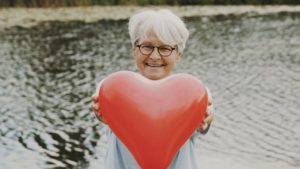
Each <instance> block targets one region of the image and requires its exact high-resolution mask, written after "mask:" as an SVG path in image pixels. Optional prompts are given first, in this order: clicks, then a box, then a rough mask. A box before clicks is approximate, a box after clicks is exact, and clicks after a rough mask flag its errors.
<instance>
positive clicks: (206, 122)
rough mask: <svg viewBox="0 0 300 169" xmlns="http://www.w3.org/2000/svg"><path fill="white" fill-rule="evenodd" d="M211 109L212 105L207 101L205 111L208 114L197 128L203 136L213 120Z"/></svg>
mask: <svg viewBox="0 0 300 169" xmlns="http://www.w3.org/2000/svg"><path fill="white" fill-rule="evenodd" d="M212 109H213V105H212V103H211V102H210V101H209V102H208V105H207V110H206V111H207V112H208V116H207V117H206V118H205V119H204V123H203V124H201V125H200V126H199V127H198V128H199V130H200V132H201V133H204V134H205V133H207V131H208V128H209V126H210V124H211V123H212V121H213V120H214V115H213V112H212V111H213V110H212Z"/></svg>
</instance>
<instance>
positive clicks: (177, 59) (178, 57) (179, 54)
mask: <svg viewBox="0 0 300 169" xmlns="http://www.w3.org/2000/svg"><path fill="white" fill-rule="evenodd" d="M180 58H181V53H178V55H177V57H176V60H175V63H176V65H177V64H178V63H179V61H180Z"/></svg>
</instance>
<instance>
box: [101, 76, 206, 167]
mask: <svg viewBox="0 0 300 169" xmlns="http://www.w3.org/2000/svg"><path fill="white" fill-rule="evenodd" d="M99 105H100V108H101V113H102V116H103V118H104V119H105V120H106V122H107V124H108V125H109V127H110V128H111V129H112V131H113V132H114V133H115V134H116V136H117V137H118V138H119V139H120V140H121V141H122V142H123V143H124V145H126V147H127V148H128V149H129V151H130V152H131V153H132V155H133V156H134V158H135V159H136V161H137V162H138V164H139V165H140V167H141V168H143V169H166V168H167V167H168V166H169V165H170V163H171V162H172V160H173V158H174V156H175V155H176V153H177V152H178V150H179V149H180V147H181V146H182V145H183V144H184V143H185V142H186V141H187V139H189V137H191V135H192V134H193V132H194V131H195V130H196V128H197V126H199V125H200V123H203V120H204V118H205V116H206V115H207V113H206V107H207V92H206V89H205V87H204V86H203V84H202V83H201V81H200V80H198V79H197V78H195V77H194V76H192V75H188V74H176V75H171V76H169V77H167V78H164V79H162V80H149V79H147V78H145V77H143V76H141V75H139V74H137V73H133V72H130V71H120V72H116V73H113V74H111V75H109V76H108V77H107V78H106V79H105V80H104V82H103V83H102V85H101V88H100V91H99Z"/></svg>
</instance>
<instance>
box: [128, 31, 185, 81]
mask: <svg viewBox="0 0 300 169" xmlns="http://www.w3.org/2000/svg"><path fill="white" fill-rule="evenodd" d="M137 45H141V46H143V47H145V48H144V49H145V50H146V51H147V49H148V48H149V47H152V46H155V47H160V48H161V49H160V53H162V54H163V53H164V52H165V51H164V50H165V47H166V49H167V50H168V49H170V48H168V47H172V48H173V49H172V53H171V54H170V55H169V56H161V55H160V54H159V52H158V48H154V50H153V52H152V53H151V54H148V55H147V54H143V53H141V51H140V49H139V47H137V46H135V47H134V48H133V49H132V52H133V57H134V59H135V62H136V65H137V67H138V69H139V71H140V73H141V74H142V75H143V76H145V77H146V78H148V79H151V80H159V79H162V78H165V77H166V76H168V75H169V74H171V72H172V71H173V69H174V67H175V66H176V63H177V62H178V61H179V59H180V53H179V52H178V48H177V47H176V48H175V47H174V46H172V45H169V44H164V43H163V42H161V41H160V40H159V39H158V38H157V37H156V35H155V34H154V33H152V32H151V33H149V34H148V35H147V39H145V40H141V41H139V42H138V43H137ZM174 48H175V49H174Z"/></svg>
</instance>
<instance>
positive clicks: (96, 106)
mask: <svg viewBox="0 0 300 169" xmlns="http://www.w3.org/2000/svg"><path fill="white" fill-rule="evenodd" d="M91 107H92V111H93V112H94V113H95V116H96V117H97V119H98V120H99V121H101V122H102V123H105V124H106V121H105V120H104V119H103V118H102V114H101V111H100V108H99V104H98V96H92V105H91Z"/></svg>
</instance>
